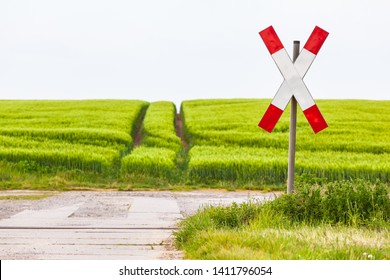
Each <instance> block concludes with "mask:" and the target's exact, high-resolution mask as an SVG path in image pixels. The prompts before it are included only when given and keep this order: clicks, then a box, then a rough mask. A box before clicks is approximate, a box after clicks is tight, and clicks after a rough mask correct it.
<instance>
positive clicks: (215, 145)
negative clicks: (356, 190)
mask: <svg viewBox="0 0 390 280" xmlns="http://www.w3.org/2000/svg"><path fill="white" fill-rule="evenodd" d="M268 105H269V100H256V99H226V100H193V101H184V102H183V103H182V104H181V108H180V115H181V118H182V121H183V130H184V138H185V141H186V142H187V143H186V144H185V145H183V144H182V142H181V139H180V137H178V136H177V131H176V129H175V116H176V114H177V109H176V108H175V105H174V104H173V103H172V102H166V101H162V102H153V103H148V102H144V101H134V100H133V101H132V100H89V101H0V106H1V108H2V113H1V114H0V187H1V188H3V189H4V188H36V187H37V188H38V187H40V186H43V185H49V186H52V187H53V188H57V187H58V188H62V187H63V188H65V189H72V188H73V187H76V188H79V187H81V188H82V187H94V188H95V187H96V188H102V187H103V188H119V189H129V188H134V187H138V186H146V187H147V186H148V185H149V186H150V185H155V186H157V187H160V186H161V187H163V186H169V187H172V186H184V185H186V186H187V185H190V186H200V187H201V186H205V185H206V186H208V187H214V186H216V187H226V188H231V187H232V186H234V187H239V188H256V189H262V188H264V186H265V185H269V186H274V187H276V188H280V187H281V186H282V185H283V184H284V183H285V181H286V173H287V149H288V129H289V127H288V122H289V112H288V110H286V112H285V113H284V114H283V116H282V118H281V120H280V121H279V123H278V124H277V126H276V127H275V130H274V132H273V133H268V132H266V131H263V130H262V129H260V128H259V127H258V126H257V124H258V122H259V120H260V118H261V116H262V114H263V113H264V112H265V110H266V108H267V107H268ZM318 106H319V108H320V110H321V111H322V113H323V115H324V117H325V119H326V120H327V122H328V125H329V128H327V129H326V130H324V131H322V132H320V133H318V134H314V133H313V132H312V131H311V128H310V126H309V124H308V123H307V121H306V119H305V118H304V116H303V114H302V113H301V112H300V111H299V114H298V123H297V153H296V174H297V176H298V178H300V179H302V178H308V179H307V180H316V181H338V180H344V179H356V178H359V179H364V180H367V181H371V182H375V181H376V180H379V181H381V182H385V183H389V182H390V101H362V100H320V101H318ZM137 132H138V136H140V140H139V143H134V139H135V138H134V137H135V135H136V134H137ZM135 144H136V145H135Z"/></svg>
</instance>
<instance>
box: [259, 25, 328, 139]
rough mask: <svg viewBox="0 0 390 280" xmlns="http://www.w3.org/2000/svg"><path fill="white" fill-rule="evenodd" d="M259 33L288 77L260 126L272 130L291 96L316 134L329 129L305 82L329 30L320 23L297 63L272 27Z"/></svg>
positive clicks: (285, 77) (280, 68) (280, 69)
mask: <svg viewBox="0 0 390 280" xmlns="http://www.w3.org/2000/svg"><path fill="white" fill-rule="evenodd" d="M259 34H260V37H261V38H262V39H263V41H264V43H265V45H266V47H267V49H268V51H269V52H270V54H271V56H272V58H273V60H274V61H275V63H276V65H277V67H278V68H279V71H280V72H281V74H282V76H283V78H284V81H283V83H282V85H281V86H280V88H279V90H278V92H277V93H276V95H275V97H274V98H273V100H272V102H271V104H270V105H269V107H268V109H267V111H266V112H265V114H264V115H263V117H262V119H261V121H260V123H259V127H261V128H263V129H264V130H266V131H268V132H272V130H273V129H274V127H275V125H276V123H277V122H278V120H279V118H280V116H281V115H282V113H283V111H284V109H285V108H286V106H287V105H288V103H289V101H290V99H291V98H292V97H294V98H295V99H296V101H297V102H298V104H299V105H300V107H301V109H302V111H303V113H304V115H305V117H306V119H307V120H308V122H309V124H310V126H311V127H312V129H313V131H314V133H318V132H320V131H321V130H323V129H325V128H327V127H328V125H327V123H326V121H325V119H324V117H323V116H322V114H321V112H320V110H319V109H318V107H317V105H316V103H315V102H314V99H313V97H312V96H311V94H310V92H309V90H308V89H307V87H306V85H305V83H304V82H303V78H304V77H305V75H306V73H307V71H308V70H309V68H310V65H311V64H312V63H313V61H314V59H315V58H316V56H317V54H318V52H319V50H320V49H321V47H322V44H323V43H324V42H325V39H326V37H327V36H328V34H329V33H328V32H327V31H325V30H323V29H321V28H320V27H318V26H316V27H315V28H314V30H313V32H312V33H311V35H310V37H309V39H308V40H307V42H306V44H305V46H304V47H303V49H302V51H301V52H300V54H299V55H298V57H297V58H296V60H295V62H294V63H293V62H292V61H291V59H290V57H289V55H288V54H287V52H286V50H285V48H284V46H283V44H282V42H281V41H280V39H279V37H278V35H277V34H276V32H275V30H274V28H273V27H272V26H270V27H268V28H266V29H264V30H262V31H260V32H259Z"/></svg>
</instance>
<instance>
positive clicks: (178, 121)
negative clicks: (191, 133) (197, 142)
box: [175, 113, 188, 151]
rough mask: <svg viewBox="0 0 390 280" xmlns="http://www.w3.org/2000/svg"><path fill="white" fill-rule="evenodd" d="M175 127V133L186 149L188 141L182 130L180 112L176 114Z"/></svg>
mask: <svg viewBox="0 0 390 280" xmlns="http://www.w3.org/2000/svg"><path fill="white" fill-rule="evenodd" d="M175 128H176V135H177V136H178V137H180V140H181V144H182V146H183V148H184V150H186V151H188V143H187V141H186V139H185V137H184V131H183V119H182V117H181V114H180V113H178V114H176V118H175Z"/></svg>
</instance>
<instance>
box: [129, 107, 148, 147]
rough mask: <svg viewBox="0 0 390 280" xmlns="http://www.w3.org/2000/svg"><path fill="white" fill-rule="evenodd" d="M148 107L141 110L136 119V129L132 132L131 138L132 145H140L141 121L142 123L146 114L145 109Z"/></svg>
mask: <svg viewBox="0 0 390 280" xmlns="http://www.w3.org/2000/svg"><path fill="white" fill-rule="evenodd" d="M148 107H149V106H148ZM148 107H147V108H146V109H143V110H142V112H141V116H140V118H139V120H138V123H137V126H136V129H135V131H136V132H135V134H134V139H133V146H134V147H138V146H140V145H141V142H142V126H143V123H144V119H145V115H146V111H147V110H148Z"/></svg>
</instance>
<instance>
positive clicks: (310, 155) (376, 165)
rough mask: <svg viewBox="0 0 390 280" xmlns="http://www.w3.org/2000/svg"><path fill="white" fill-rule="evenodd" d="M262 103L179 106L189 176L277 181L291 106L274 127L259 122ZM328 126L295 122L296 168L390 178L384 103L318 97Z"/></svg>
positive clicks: (281, 178)
mask: <svg viewBox="0 0 390 280" xmlns="http://www.w3.org/2000/svg"><path fill="white" fill-rule="evenodd" d="M268 105H269V101H268V100H196V101H185V102H183V104H182V111H183V114H184V119H185V125H186V136H187V139H189V141H190V143H191V147H192V148H191V150H190V152H189V154H190V157H189V158H190V160H189V164H188V172H189V177H190V178H191V180H194V181H200V182H204V183H205V182H207V181H210V180H211V181H212V180H214V181H219V180H228V181H237V180H238V181H241V182H245V183H248V182H253V183H256V182H258V183H276V184H277V183H282V182H285V181H286V178H287V177H286V176H287V174H286V173H287V154H288V139H289V133H288V129H289V111H288V110H286V112H285V113H284V114H283V116H282V118H281V119H280V121H279V122H278V124H277V125H276V127H275V129H274V132H272V133H268V132H266V131H263V130H261V129H260V128H258V127H257V123H258V122H259V120H260V118H261V116H262V114H263V113H264V112H265V110H266V108H267V107H268ZM318 106H319V108H320V109H321V111H322V113H323V115H324V117H325V119H326V120H327V122H328V125H329V128H327V129H326V130H324V131H322V132H320V133H318V134H314V133H313V132H312V130H311V128H310V126H309V124H308V123H307V121H306V119H305V117H304V116H303V114H302V112H301V111H299V114H298V122H297V152H296V173H297V174H298V175H300V174H310V175H311V176H315V177H319V178H327V179H328V180H341V179H350V178H363V179H367V180H370V181H375V180H377V179H379V180H381V181H386V182H388V181H389V180H390V177H389V176H390V102H389V101H357V100H338V101H336V100H320V101H318Z"/></svg>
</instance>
